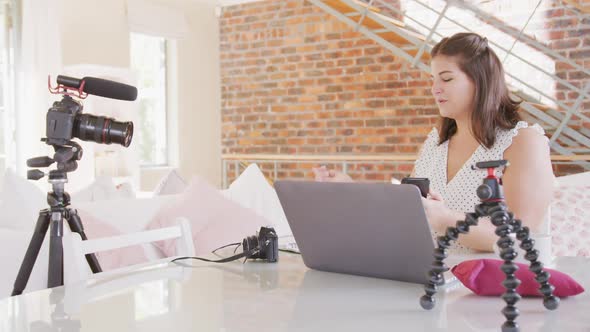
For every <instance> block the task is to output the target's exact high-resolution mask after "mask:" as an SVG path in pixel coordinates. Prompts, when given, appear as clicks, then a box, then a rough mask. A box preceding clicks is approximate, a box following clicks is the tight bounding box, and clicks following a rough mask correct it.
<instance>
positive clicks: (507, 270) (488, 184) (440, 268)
mask: <svg viewBox="0 0 590 332" xmlns="http://www.w3.org/2000/svg"><path fill="white" fill-rule="evenodd" d="M505 166H508V161H506V160H494V161H485V162H479V163H477V164H476V165H475V167H473V166H472V169H487V171H488V176H487V177H486V178H484V180H483V184H481V185H480V186H479V187H478V188H477V196H478V197H479V199H480V200H481V204H478V205H476V206H475V212H472V213H467V214H466V218H465V220H459V221H457V224H456V226H455V227H448V228H447V231H446V234H445V235H444V236H439V237H438V238H437V243H438V248H436V249H434V259H435V260H434V262H433V263H432V266H431V270H430V272H429V273H428V279H429V282H428V283H427V284H426V285H425V286H424V290H425V293H426V295H424V296H422V297H421V298H420V305H421V306H422V308H424V309H426V310H430V309H432V308H434V305H435V299H434V298H433V296H434V294H436V290H437V286H440V285H442V284H443V283H444V280H443V277H442V273H443V272H445V271H448V270H449V268H448V267H447V266H446V265H445V264H444V263H443V260H444V259H445V258H447V256H448V250H447V248H448V247H449V246H450V243H451V241H456V240H457V238H458V237H459V234H467V233H468V232H469V227H470V226H477V223H478V218H479V217H483V216H489V217H490V218H491V221H492V224H493V225H494V226H496V231H495V233H496V235H498V236H499V237H500V239H499V240H498V242H496V244H497V245H498V247H499V248H500V249H501V252H500V257H501V258H502V259H503V260H504V264H502V266H501V269H502V271H503V272H504V274H505V275H506V279H505V280H504V282H503V283H502V284H503V285H504V287H505V288H506V292H505V293H504V295H502V299H503V300H504V302H506V307H504V309H503V310H502V314H504V317H506V322H504V324H503V325H502V331H503V332H516V331H520V329H519V326H518V323H516V322H515V319H516V317H518V315H519V310H518V308H516V306H515V305H516V302H518V301H519V300H520V298H521V297H520V295H519V294H518V293H517V292H516V288H517V287H518V285H520V280H518V278H516V276H515V275H514V272H516V270H518V266H517V265H516V264H514V263H513V262H512V260H514V259H515V258H516V256H517V255H518V254H517V252H516V251H515V250H514V248H513V246H514V241H513V240H512V239H511V238H510V236H509V234H511V233H516V238H517V239H518V240H519V241H520V247H521V248H522V249H524V250H526V254H525V256H524V257H525V259H526V260H528V261H530V262H531V263H530V266H529V270H531V271H532V272H533V273H535V274H536V277H535V280H536V281H537V282H538V283H539V285H540V288H539V291H540V292H541V294H543V305H544V306H545V308H547V309H549V310H554V309H557V307H558V306H559V298H558V297H556V296H554V295H553V290H554V287H553V286H552V285H551V284H550V283H549V277H550V275H549V273H548V272H547V271H543V263H542V262H540V261H538V260H537V259H538V257H539V251H538V250H536V249H534V245H535V241H534V240H533V239H531V238H530V230H529V228H528V227H526V226H525V227H523V226H522V222H521V221H520V220H518V219H514V218H513V216H514V215H513V214H512V213H511V212H510V211H508V208H507V207H506V204H505V203H504V193H503V191H502V180H501V179H498V178H497V177H496V176H495V175H494V170H495V169H496V168H498V167H505Z"/></svg>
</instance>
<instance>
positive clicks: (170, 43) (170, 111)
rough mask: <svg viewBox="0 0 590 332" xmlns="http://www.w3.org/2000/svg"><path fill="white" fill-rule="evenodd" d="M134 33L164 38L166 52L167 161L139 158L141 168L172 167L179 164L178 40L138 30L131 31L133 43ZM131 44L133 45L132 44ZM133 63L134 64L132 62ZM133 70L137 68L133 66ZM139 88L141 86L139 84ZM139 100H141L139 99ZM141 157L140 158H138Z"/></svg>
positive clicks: (130, 36)
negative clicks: (151, 161) (148, 161)
mask: <svg viewBox="0 0 590 332" xmlns="http://www.w3.org/2000/svg"><path fill="white" fill-rule="evenodd" d="M133 34H138V35H143V36H147V37H154V38H161V39H163V40H164V54H165V80H166V84H165V87H164V88H165V92H164V95H165V99H166V102H165V104H164V108H165V109H164V112H165V117H164V118H165V121H166V125H165V131H166V132H165V140H166V141H165V145H164V146H165V156H164V157H165V162H164V163H147V164H146V163H142V162H141V160H139V167H140V169H158V168H172V167H176V166H177V165H178V146H177V145H178V138H177V135H176V133H177V128H178V120H177V119H178V115H177V114H178V98H177V94H176V91H178V89H177V83H176V82H177V77H178V74H177V72H178V71H177V67H178V66H177V50H176V40H174V39H170V38H167V37H164V36H157V35H152V34H146V33H143V32H137V31H130V35H129V40H130V44H131V39H132V36H133ZM130 46H131V45H130ZM131 52H132V50H131V47H130V59H132V57H133V54H131ZM130 65H132V64H130ZM132 70H135V68H133V67H132ZM138 88H140V87H139V86H138ZM138 102H139V101H138ZM136 130H137V129H136ZM138 159H139V158H138Z"/></svg>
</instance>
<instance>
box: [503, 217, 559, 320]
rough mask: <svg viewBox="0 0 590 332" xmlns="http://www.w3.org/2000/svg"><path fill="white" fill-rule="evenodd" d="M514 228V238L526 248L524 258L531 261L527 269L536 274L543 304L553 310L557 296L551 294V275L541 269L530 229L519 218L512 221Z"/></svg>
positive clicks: (556, 302) (556, 304) (556, 303)
mask: <svg viewBox="0 0 590 332" xmlns="http://www.w3.org/2000/svg"><path fill="white" fill-rule="evenodd" d="M514 228H515V231H516V238H517V239H518V240H520V247H521V248H522V249H524V250H526V254H525V256H524V258H525V259H526V260H528V261H530V262H531V264H530V266H529V270H531V271H532V272H533V273H534V274H536V277H535V280H536V281H537V282H538V283H539V286H540V287H539V292H541V294H543V305H544V306H545V308H547V309H549V310H555V309H557V307H558V306H559V301H560V300H559V297H556V296H555V295H553V290H554V289H555V287H553V286H552V285H551V284H550V283H549V278H550V277H551V275H550V274H549V272H547V271H544V270H543V263H542V262H540V261H538V260H537V259H538V258H539V251H538V250H536V249H535V248H534V246H535V240H533V239H531V238H530V230H529V228H528V227H522V222H521V221H520V220H515V221H514Z"/></svg>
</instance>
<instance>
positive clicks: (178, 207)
mask: <svg viewBox="0 0 590 332" xmlns="http://www.w3.org/2000/svg"><path fill="white" fill-rule="evenodd" d="M179 217H184V218H186V219H188V220H189V222H190V225H191V231H192V238H193V242H194V246H195V253H196V254H197V255H202V254H206V253H209V252H211V251H212V250H214V249H216V248H218V247H221V246H223V245H226V244H230V243H234V242H241V241H242V239H244V238H245V237H247V236H250V235H254V234H256V231H258V229H259V228H260V227H261V226H264V225H266V224H268V222H267V221H266V220H265V219H264V218H262V217H260V216H258V215H257V214H256V213H254V212H252V211H251V210H249V209H246V208H244V207H242V206H240V205H239V204H238V203H235V202H233V201H231V200H229V199H227V198H225V197H224V196H223V195H222V194H221V193H220V192H219V191H218V190H217V189H216V188H214V187H213V186H211V185H210V184H209V183H207V182H206V181H205V180H203V179H201V178H198V177H195V178H193V179H192V180H191V182H190V183H189V185H188V187H187V188H186V190H185V191H184V192H183V193H182V194H181V195H179V197H178V199H177V200H175V201H173V202H170V204H168V205H167V206H164V207H163V208H162V209H161V210H160V211H158V213H156V216H155V217H154V219H153V220H152V221H151V222H150V223H149V225H148V226H147V228H148V229H156V228H162V227H170V226H173V225H175V222H176V219H177V218H179ZM155 245H156V246H157V247H158V248H159V249H160V250H161V251H162V253H163V254H164V255H166V256H168V257H170V256H175V255H176V248H175V245H174V241H172V240H171V241H160V242H156V243H155Z"/></svg>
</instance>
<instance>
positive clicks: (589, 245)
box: [551, 184, 590, 257]
mask: <svg viewBox="0 0 590 332" xmlns="http://www.w3.org/2000/svg"><path fill="white" fill-rule="evenodd" d="M551 235H552V236H553V248H552V251H553V254H554V255H555V256H585V257H590V186H589V185H569V184H568V185H560V186H559V187H557V188H556V190H555V191H554V193H553V201H552V202H551Z"/></svg>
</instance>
